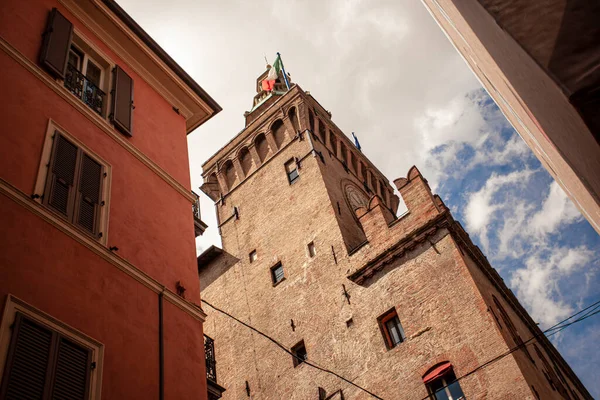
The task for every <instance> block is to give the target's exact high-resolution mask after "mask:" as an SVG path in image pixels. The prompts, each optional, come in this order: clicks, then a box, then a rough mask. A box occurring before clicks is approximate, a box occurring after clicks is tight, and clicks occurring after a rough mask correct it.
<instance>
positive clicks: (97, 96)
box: [65, 64, 106, 115]
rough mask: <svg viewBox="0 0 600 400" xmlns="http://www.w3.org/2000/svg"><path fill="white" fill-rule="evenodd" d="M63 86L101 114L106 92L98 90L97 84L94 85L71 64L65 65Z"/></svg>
mask: <svg viewBox="0 0 600 400" xmlns="http://www.w3.org/2000/svg"><path fill="white" fill-rule="evenodd" d="M65 87H66V88H67V89H69V91H70V92H71V93H73V94H74V95H75V96H77V97H78V98H79V99H81V101H83V102H84V103H85V104H87V105H88V106H89V107H90V108H91V109H92V110H94V111H96V112H97V113H98V114H99V115H102V112H103V110H104V99H105V98H106V93H104V92H103V91H102V90H100V88H98V86H96V85H94V84H93V83H92V82H91V81H90V80H88V79H87V78H86V77H85V75H83V74H82V73H81V72H80V71H78V70H77V68H75V67H74V66H73V65H71V64H68V65H67V73H66V75H65Z"/></svg>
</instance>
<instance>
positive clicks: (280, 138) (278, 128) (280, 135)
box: [271, 119, 285, 149]
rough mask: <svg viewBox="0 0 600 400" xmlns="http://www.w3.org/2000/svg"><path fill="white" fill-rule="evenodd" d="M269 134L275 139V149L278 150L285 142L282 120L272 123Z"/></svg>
mask: <svg viewBox="0 0 600 400" xmlns="http://www.w3.org/2000/svg"><path fill="white" fill-rule="evenodd" d="M271 133H272V135H273V138H274V139H275V144H276V145H277V148H278V149H280V148H281V145H282V144H283V142H284V141H285V125H284V124H283V121H282V120H280V119H278V120H277V121H275V122H274V123H273V125H271Z"/></svg>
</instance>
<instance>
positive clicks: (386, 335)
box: [377, 307, 407, 350]
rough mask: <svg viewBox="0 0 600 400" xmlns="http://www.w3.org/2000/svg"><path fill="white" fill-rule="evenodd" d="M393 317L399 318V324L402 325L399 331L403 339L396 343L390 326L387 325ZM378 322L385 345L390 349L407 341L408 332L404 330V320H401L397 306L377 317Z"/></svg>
mask: <svg viewBox="0 0 600 400" xmlns="http://www.w3.org/2000/svg"><path fill="white" fill-rule="evenodd" d="M393 319H397V320H398V324H397V326H399V327H400V332H399V333H400V339H401V340H400V341H399V342H398V343H394V341H393V339H392V334H391V333H390V332H389V328H388V325H387V323H388V322H390V321H392V320H393ZM377 323H378V325H379V329H380V330H381V335H382V336H383V341H384V343H385V347H386V348H387V349H388V350H391V349H393V348H395V347H398V346H399V345H401V344H402V343H404V342H406V340H407V337H406V332H405V331H404V327H403V326H402V321H400V316H399V315H398V312H397V311H396V307H392V308H391V309H389V310H388V311H386V312H385V313H383V314H382V315H380V316H379V317H378V318H377Z"/></svg>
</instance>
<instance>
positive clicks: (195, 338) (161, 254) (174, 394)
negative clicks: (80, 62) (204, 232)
mask: <svg viewBox="0 0 600 400" xmlns="http://www.w3.org/2000/svg"><path fill="white" fill-rule="evenodd" d="M52 7H57V8H58V9H59V10H60V11H61V13H63V15H65V16H66V17H67V18H68V19H69V20H70V21H71V22H72V23H73V24H74V25H75V27H76V28H77V29H79V30H80V31H82V32H83V33H84V34H85V35H86V36H87V38H88V39H91V40H93V41H94V43H95V44H96V45H97V46H98V47H100V48H101V49H102V51H104V52H105V53H106V54H108V55H109V57H111V58H112V60H113V61H115V62H116V63H118V64H119V65H120V66H121V67H122V68H123V69H125V71H126V72H127V73H128V74H129V75H130V76H131V77H132V78H133V80H134V82H135V83H134V91H135V93H134V99H135V105H136V108H135V111H134V122H133V124H134V136H133V137H132V138H130V139H127V140H128V141H130V143H131V144H133V145H134V146H135V147H136V148H137V149H139V150H140V151H141V152H143V153H144V154H145V155H146V156H148V157H149V158H150V159H151V160H152V161H154V162H155V163H156V164H158V165H159V166H160V167H161V168H163V169H164V170H165V171H166V172H167V173H168V174H170V175H171V176H172V177H174V178H175V179H176V180H177V181H178V182H179V183H181V184H182V185H183V186H185V187H187V188H189V187H190V182H189V166H188V156H187V137H186V132H185V120H184V119H183V118H182V117H181V116H179V115H177V114H176V113H174V112H173V110H172V109H171V107H172V106H171V104H169V103H168V102H167V101H166V100H164V98H163V97H161V95H160V94H158V93H157V92H155V91H154V89H152V88H151V87H150V85H148V84H147V83H146V82H145V81H144V80H143V79H142V78H141V77H140V76H138V75H137V74H136V73H134V72H133V70H131V68H130V67H129V66H128V65H126V64H125V63H124V62H122V61H121V60H120V59H119V58H118V57H117V56H116V55H115V54H114V53H113V52H112V51H111V50H110V49H108V48H107V47H106V45H105V44H104V43H102V42H100V41H99V40H98V39H97V38H95V37H94V35H93V34H92V33H91V32H90V31H88V30H87V29H86V28H85V27H84V26H82V24H81V23H80V22H79V21H78V20H77V19H76V18H75V17H74V16H73V15H71V14H70V13H68V12H67V11H66V10H65V9H64V8H63V7H62V6H61V4H60V3H58V2H57V1H45V0H30V1H17V0H5V1H2V2H0V38H2V39H3V40H4V41H6V42H8V43H9V45H10V46H11V47H13V48H14V49H16V51H17V52H19V53H21V54H22V55H23V56H25V57H26V58H27V59H29V60H30V61H31V62H32V63H34V64H35V65H36V66H38V54H39V50H40V45H41V34H42V32H43V30H44V27H45V25H46V19H47V16H48V12H49V11H50V9H51V8H52ZM38 67H39V66H38ZM39 68H40V71H41V73H42V74H45V72H44V70H43V69H41V67H39ZM0 70H1V71H2V75H0V88H1V94H2V95H3V101H2V107H0V120H2V126H1V128H0V131H1V134H0V178H1V179H2V181H4V182H7V183H8V184H10V185H12V186H14V187H15V188H16V189H17V190H19V191H21V192H23V193H24V194H25V195H26V196H29V195H30V194H32V193H33V191H34V186H35V182H36V179H37V173H38V167H39V163H40V157H41V152H42V147H43V144H44V138H45V135H46V129H47V125H48V121H49V119H52V120H54V121H55V122H56V123H58V124H59V125H61V126H62V127H63V128H65V129H66V130H67V131H68V132H69V134H71V135H72V136H74V137H76V138H77V139H78V140H80V141H81V142H82V143H84V144H85V145H86V146H87V147H88V148H89V149H91V150H92V151H93V152H94V153H95V154H97V155H98V156H99V157H101V158H103V159H104V160H106V161H107V163H108V164H110V166H111V168H112V181H111V195H110V203H109V205H110V209H109V228H108V231H107V232H106V235H107V246H117V247H118V248H119V250H118V252H117V254H118V255H119V256H120V257H122V258H124V259H126V260H127V261H128V262H130V263H131V264H133V265H135V266H136V267H137V268H139V269H141V270H142V271H144V272H145V273H147V274H149V275H150V276H151V277H153V278H154V279H156V280H157V281H159V282H160V283H161V284H163V285H165V286H166V287H167V288H169V289H171V290H173V291H174V290H175V282H176V281H181V282H182V283H183V285H184V286H185V287H186V289H187V291H186V297H187V299H188V300H190V301H192V302H194V303H199V301H200V298H199V282H198V278H197V272H196V259H195V244H194V233H193V216H192V212H191V204H190V202H189V201H188V200H186V198H185V197H184V196H182V195H181V194H180V193H179V192H177V191H176V190H175V189H174V188H173V187H171V186H170V185H169V184H167V183H166V182H165V181H164V180H163V179H161V178H160V177H159V176H158V175H157V174H156V173H155V172H154V171H152V170H151V169H149V168H148V167H147V166H146V165H145V164H143V163H142V162H141V161H139V160H138V159H137V158H135V157H134V156H133V155H132V154H131V153H130V152H129V151H128V150H126V149H125V148H124V147H123V146H121V145H119V144H118V143H117V142H116V141H115V140H114V139H113V138H112V137H110V136H109V135H108V134H106V132H104V131H103V130H101V129H100V128H99V127H98V126H96V125H95V124H94V123H92V122H91V121H90V120H89V119H88V117H86V116H85V115H84V114H82V113H80V112H79V111H78V110H77V109H76V108H74V107H72V106H71V105H70V104H69V103H68V102H66V101H65V100H63V99H62V98H61V97H60V96H59V95H58V94H57V93H56V92H54V91H53V90H52V89H51V88H50V87H48V86H47V85H46V84H45V83H44V82H43V81H42V80H41V79H39V78H37V77H36V76H35V75H34V74H33V73H31V72H30V71H28V70H27V69H25V68H24V67H23V66H22V65H20V64H19V63H18V62H17V61H16V60H15V59H13V58H12V57H11V56H9V55H8V54H7V53H6V52H5V51H3V50H0ZM8 294H12V295H14V296H16V297H18V298H20V299H22V300H24V301H26V302H28V303H29V304H31V305H32V306H34V307H36V308H38V309H41V310H42V311H44V312H46V313H48V314H50V315H52V316H53V317H55V318H56V319H58V320H60V321H62V322H64V323H65V324H67V325H70V326H72V327H74V328H75V329H77V330H79V331H81V332H83V333H85V334H86V335H89V336H90V337H92V338H94V339H96V340H98V341H99V342H101V343H103V344H104V346H105V347H104V351H105V353H104V368H103V379H102V394H103V398H105V399H157V398H158V376H159V357H158V295H157V294H156V293H154V292H153V291H152V290H150V289H149V288H147V287H145V286H143V285H142V284H141V283H139V282H138V281H136V280H134V279H133V278H131V277H130V276H128V275H126V274H125V273H123V272H122V271H120V270H119V269H117V268H116V267H115V266H113V265H112V264H109V263H108V262H106V261H105V260H104V259H102V258H101V257H99V256H98V255H96V254H95V253H93V252H91V251H90V250H89V249H87V248H86V247H85V246H83V245H81V244H79V243H78V242H76V241H74V240H73V239H71V238H70V237H68V236H67V235H65V234H64V233H62V232H61V231H59V230H58V229H56V228H54V227H53V226H52V225H50V224H49V223H47V222H45V221H44V220H43V219H42V218H40V217H38V216H36V215H34V214H33V213H31V212H29V211H27V210H26V209H25V208H24V207H22V206H21V205H18V204H17V203H16V202H14V201H13V200H12V199H10V198H9V197H8V196H6V195H3V194H0V303H3V302H4V300H5V298H6V296H7V295H8ZM0 305H1V304H0ZM164 332H165V380H166V382H165V394H166V398H167V399H187V398H196V399H204V398H206V397H205V396H206V379H205V377H206V372H205V365H204V346H203V332H202V324H201V323H200V322H199V321H197V320H195V319H194V318H193V317H192V316H190V315H188V314H187V313H185V312H184V311H182V310H180V309H179V308H177V307H175V306H173V305H172V304H171V303H168V302H165V307H164ZM2 362H3V360H2Z"/></svg>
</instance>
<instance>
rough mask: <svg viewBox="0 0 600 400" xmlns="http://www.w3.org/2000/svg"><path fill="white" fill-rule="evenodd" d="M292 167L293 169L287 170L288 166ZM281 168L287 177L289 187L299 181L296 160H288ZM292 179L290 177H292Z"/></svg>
mask: <svg viewBox="0 0 600 400" xmlns="http://www.w3.org/2000/svg"><path fill="white" fill-rule="evenodd" d="M292 164H293V165H294V169H290V170H288V165H292ZM283 167H284V169H285V174H286V175H287V180H288V183H289V184H290V186H291V185H293V184H294V183H296V182H298V181H299V180H300V172H299V171H298V169H299V168H298V162H297V161H296V158H290V159H289V160H288V161H286V162H285V163H284V164H283ZM294 174H295V176H294V177H292V175H294Z"/></svg>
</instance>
